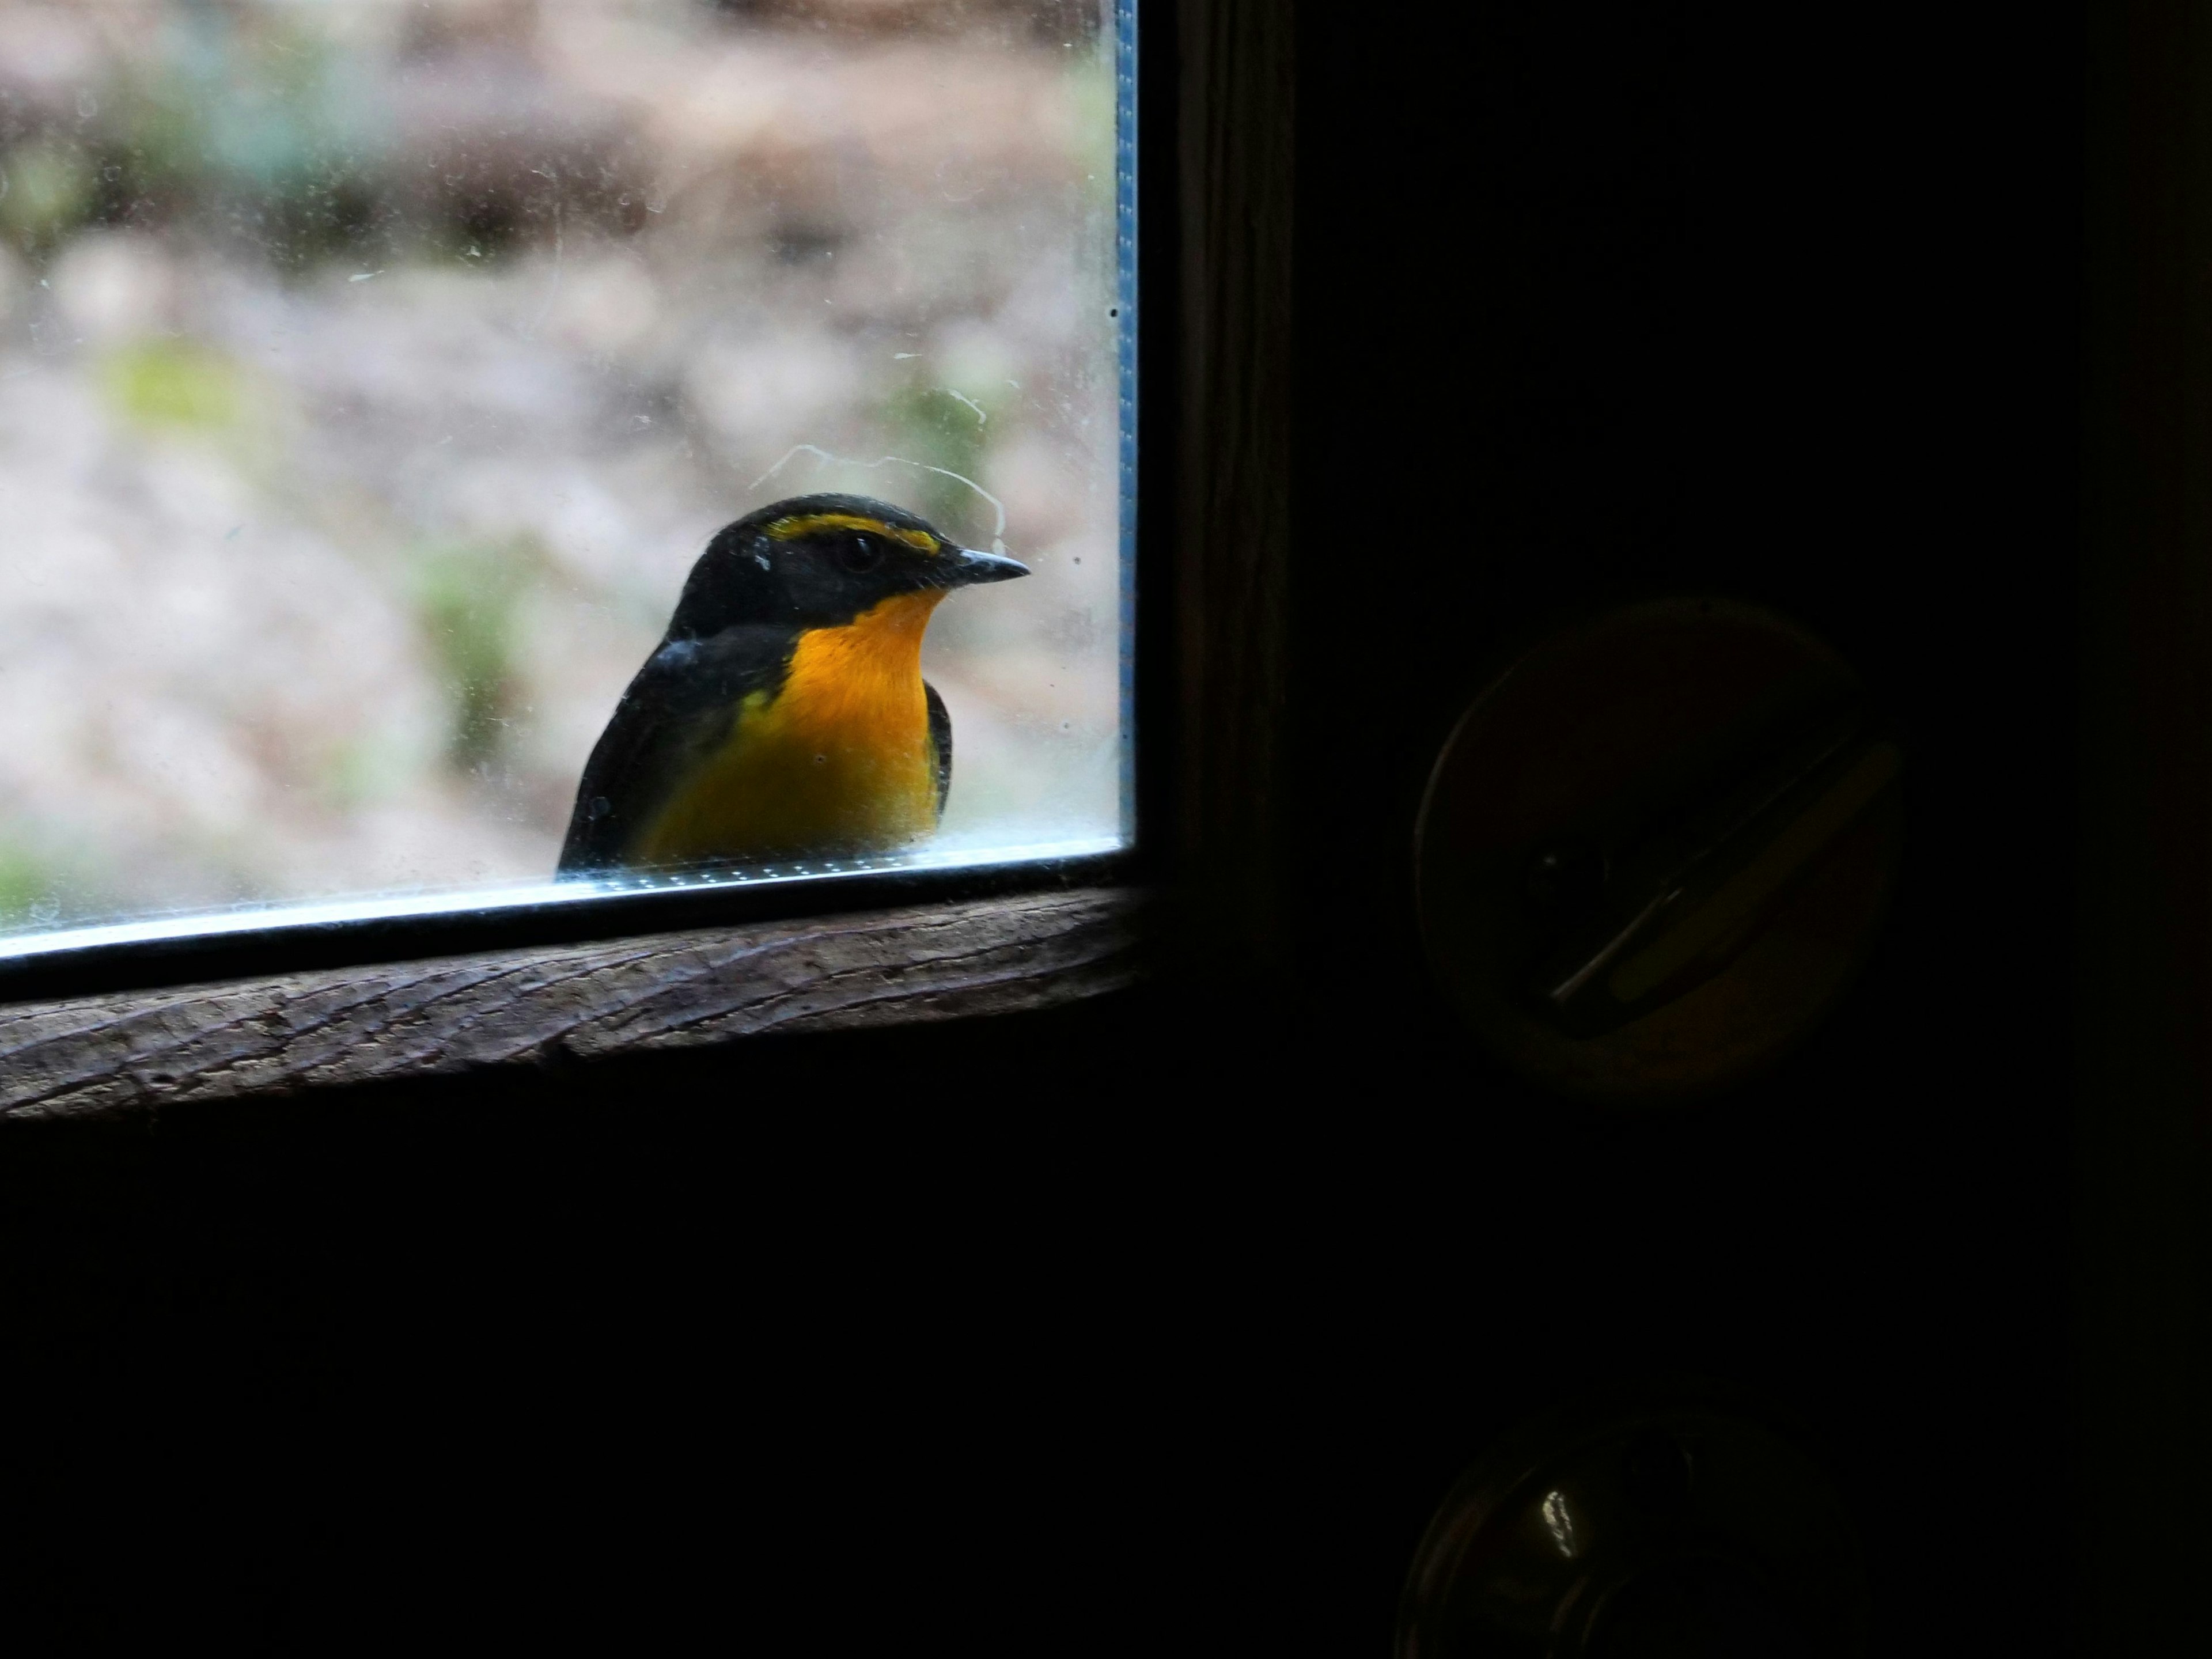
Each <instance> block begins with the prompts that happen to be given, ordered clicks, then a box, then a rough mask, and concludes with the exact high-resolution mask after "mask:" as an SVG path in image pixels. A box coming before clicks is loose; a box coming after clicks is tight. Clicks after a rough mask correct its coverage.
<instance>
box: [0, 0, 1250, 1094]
mask: <svg viewBox="0 0 2212 1659" xmlns="http://www.w3.org/2000/svg"><path fill="white" fill-rule="evenodd" d="M1141 7H1142V11H1141V16H1142V23H1141V27H1139V29H1138V30H1137V31H1136V35H1137V40H1136V46H1135V58H1136V63H1137V85H1136V88H1135V118H1134V128H1135V143H1136V173H1135V179H1136V193H1137V196H1138V197H1139V199H1141V200H1142V202H1143V203H1144V204H1145V208H1144V235H1143V239H1142V240H1141V241H1140V242H1139V246H1138V250H1137V260H1136V269H1135V289H1136V296H1137V299H1138V314H1139V317H1140V318H1141V319H1142V324H1141V326H1140V327H1139V329H1138V330H1137V331H1136V336H1135V347H1134V353H1135V355H1134V356H1133V358H1132V357H1131V356H1129V355H1128V354H1127V352H1126V351H1125V354H1124V357H1123V361H1122V365H1121V368H1122V374H1123V385H1124V395H1125V396H1127V395H1128V394H1129V392H1130V391H1131V389H1132V388H1131V380H1132V378H1134V380H1136V381H1137V382H1138V383H1140V384H1141V385H1142V386H1143V388H1144V395H1143V397H1142V398H1141V399H1140V400H1139V402H1138V404H1137V412H1136V421H1135V435H1134V441H1135V445H1136V449H1137V452H1138V453H1139V454H1140V455H1142V456H1143V457H1144V471H1143V478H1142V485H1141V488H1140V489H1139V492H1138V495H1137V500H1136V502H1135V512H1134V515H1133V517H1134V558H1133V578H1134V581H1133V590H1125V602H1124V603H1125V609H1124V617H1125V623H1127V625H1128V627H1129V628H1130V629H1131V632H1132V634H1133V637H1134V638H1135V639H1137V640H1139V641H1142V642H1143V648H1142V650H1141V652H1140V653H1138V654H1137V656H1136V660H1135V663H1134V666H1133V684H1131V685H1130V687H1129V690H1128V695H1127V698H1126V702H1127V706H1128V707H1129V708H1131V709H1132V712H1133V720H1134V725H1135V728H1136V733H1137V738H1138V740H1137V741H1136V742H1135V743H1134V744H1133V750H1134V753H1133V763H1132V765H1133V770H1132V773H1131V775H1130V794H1131V796H1132V798H1133V799H1132V813H1131V816H1132V819H1133V822H1132V823H1131V824H1130V840H1131V845H1130V846H1129V847H1128V848H1125V849H1123V850H1121V851H1120V852H1116V853H1112V854H1101V855H1097V856H1091V857H1083V858H1077V859H1069V860H1040V861H1034V862H1027V863H1019V864H1009V865H1000V866H961V867H957V868H950V869H924V870H891V871H876V872H860V873H854V874H850V875H843V876H829V877H819V878H814V879H811V880H809V881H806V882H803V883H779V882H773V881H770V882H760V883H754V884H738V885H727V886H710V885H706V884H698V885H690V886H685V885H682V884H671V885H667V886H657V887H653V888H650V889H646V890H635V891H630V892H614V893H606V892H601V893H596V894H592V895H590V896H580V897H578V898H575V899H573V900H562V901H556V902H546V903H521V904H505V905H503V904H500V903H498V902H496V901H488V902H487V903H486V904H485V905H484V906H483V908H453V909H449V910H446V911H442V912H440V913H437V914H433V915H399V916H393V917H389V918H374V919H362V920H350V921H336V922H329V923H323V924H301V923H290V924H287V923H284V922H283V921H281V920H279V919H278V918H277V917H276V916H272V918H271V923H270V926H268V927H258V928H247V929H243V930H234V931H228V932H222V933H201V934H191V935H183V936H179V937H177V938H173V939H140V940H132V941H128V942H122V943H114V944H104V945H89V946H86V947H83V948H79V949H74V950H69V951H54V952H48V953H41V954H34V955H28V956H26V957H21V958H19V959H17V960H15V961H14V962H9V963H0V1058H4V1060H5V1064H4V1065H0V1118H7V1117H15V1116H23V1115H55V1114H63V1113H66V1114H82V1113H88V1112H89V1113H95V1114H97V1113H104V1112H109V1111H115V1110H131V1109H143V1108H146V1107H149V1106H152V1105H157V1104H159V1103H162V1102H164V1101H167V1100H172V1099H191V1098H202V1097H210V1096H216V1095H221V1096H228V1097H235V1096H240V1095H251V1094H257V1093H283V1092H289V1091H294V1090H296V1089H299V1088H302V1087H307V1086H313V1085H320V1084H325V1083H341V1082H351V1081H359V1080H363V1079H368V1078H377V1079H392V1078H396V1077H404V1076H409V1075H416V1074H421V1075H428V1074H432V1073H452V1072H456V1071H468V1070H471V1069H474V1068H477V1067H480V1066H487V1065H495V1064H504V1063H536V1064H541V1065H542V1064H554V1063H563V1062H565V1061H568V1060H574V1059H576V1058H580V1057H586V1056H588V1057H592V1058H601V1057H605V1056H609V1055H611V1054H617V1053H621V1052H623V1051H625V1050H629V1049H646V1048H661V1047H667V1046H691V1045H696V1044H698V1043H702V1042H720V1041H726V1040H732V1039H734V1038H738V1037H740V1036H744V1035H745V1034H747V1033H749V1032H751V1031H756V1030H828V1029H839V1028H842V1027H848V1026H855V1025H881V1024H899V1023H904V1022H908V1021H912V1020H941V1019H946V1018H968V1017H975V1016H981V1015H987V1014H994V1013H1000V1012H1013V1011H1016V1010H1020V1009H1028V1008H1041V1007H1048V1006H1057V1005H1060V1004H1063V1003H1066V1002H1070V1001H1073V1000H1081V999H1083V998H1087V997H1091V996H1096V995H1099V994H1105V993H1107V992H1109V991H1112V990H1115V989H1118V988H1121V987H1125V986H1127V985H1128V984H1130V983H1133V981H1134V980H1135V979H1136V978H1137V977H1139V975H1140V974H1141V972H1142V971H1143V967H1142V963H1143V962H1144V961H1145V959H1146V955H1147V951H1146V949H1144V948H1141V947H1145V946H1146V945H1147V942H1148V940H1149V941H1151V942H1155V943H1156V942H1158V936H1159V935H1161V934H1162V933H1163V932H1164V929H1163V927H1162V926H1161V923H1160V918H1161V917H1162V916H1163V915H1165V914H1167V907H1162V906H1159V905H1157V904H1155V903H1153V902H1152V894H1153V893H1155V892H1156V891H1157V890H1158V889H1160V888H1161V887H1162V886H1163V885H1164V884H1175V885H1176V887H1178V888H1179V889H1181V890H1183V891H1184V892H1185V893H1188V894H1190V895H1194V896H1197V897H1196V899H1195V902H1192V903H1189V904H1185V905H1180V906H1177V907H1175V911H1176V915H1177V916H1178V920H1179V921H1180V923H1181V925H1180V926H1178V927H1176V928H1175V929H1174V930H1173V936H1174V937H1176V938H1179V939H1185V940H1200V939H1203V940H1205V941H1206V951H1205V954H1206V955H1208V956H1212V957H1227V958H1231V959H1235V958H1239V957H1241V958H1243V959H1244V960H1248V961H1249V960H1255V959H1257V957H1259V956H1261V955H1264V954H1265V953H1266V951H1267V943H1268V940H1269V939H1270V937H1271V935H1272V934H1273V932H1274V931H1276V929H1275V927H1274V926H1273V925H1271V922H1270V918H1271V917H1272V916H1273V915H1276V914H1277V908H1276V907H1275V906H1274V905H1273V902H1271V894H1272V890H1273V881H1274V869H1275V861H1274V858H1273V836H1271V835H1270V834H1269V833H1268V825H1269V824H1270V823H1271V822H1272V818H1273V810H1272V805H1271V803H1272V800H1273V787H1272V783H1273V769H1274V753H1275V743H1274V726H1273V720H1275V718H1276V716H1277V714H1278V712H1279V708H1280V706H1281V688H1282V684H1283V678H1284V664H1283V648H1282V647H1283V635H1284V627H1285V597H1284V592H1283V581H1284V565H1285V553H1286V550H1287V542H1288V534H1289V526H1288V502H1289V495H1290V491H1289V477H1290V428H1291V411H1290V407H1289V397H1288V390H1289V370H1288V362H1289V348H1290V340H1289V326H1290V252H1291V241H1290V234H1291V68H1292V52H1291V46H1292V37H1293V33H1294V13H1293V12H1292V11H1291V9H1289V8H1285V7H1279V6H1274V5H1270V4H1267V3H1266V0H1141ZM1128 137H1129V135H1128V133H1127V131H1126V129H1125V131H1124V132H1123V134H1122V135H1121V141H1122V142H1124V143H1126V142H1127V138H1128ZM1132 205H1133V204H1130V203H1129V202H1128V201H1127V197H1126V194H1125V196H1124V199H1123V201H1122V202H1121V203H1120V204H1117V213H1119V214H1120V215H1121V216H1122V217H1121V229H1122V231H1123V234H1127V232H1128V230H1129V228H1130V224H1129V219H1128V217H1127V215H1128V213H1129V210H1130V208H1131V206H1132ZM1124 294H1125V300H1126V298H1127V297H1128V295H1127V289H1126V288H1125V290H1124ZM1129 441H1130V440H1129V437H1128V435H1127V431H1126V429H1125V436H1124V443H1125V444H1127V443H1128V442H1129ZM1125 477H1126V475H1125ZM1124 534H1125V546H1126V545H1127V534H1128V531H1127V526H1126V525H1125V532H1124ZM671 998H673V999H674V1001H673V1002H671ZM686 999H689V1000H686ZM678 1003H680V1004H682V1007H681V1008H680V1009H678V1008H677V1006H676V1004H678Z"/></svg>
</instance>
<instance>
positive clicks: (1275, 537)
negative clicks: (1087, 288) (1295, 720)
mask: <svg viewBox="0 0 2212 1659" xmlns="http://www.w3.org/2000/svg"><path fill="white" fill-rule="evenodd" d="M1176 23H1177V43H1178V46H1179V47H1180V50H1181V57H1182V65H1181V71H1182V84H1181V87H1180V88H1179V91H1180V94H1181V97H1180V118H1179V135H1178V150H1179V154H1178V158H1177V159H1178V163H1179V165H1178V168H1177V173H1178V177H1179V182H1180V185H1181V195H1182V202H1181V217H1182V227H1181V228H1182V318H1181V322H1182V456H1181V473H1182V477H1181V492H1180V493H1181V496H1182V510H1181V512H1180V513H1179V514H1178V524H1177V529H1178V532H1179V536H1178V545H1177V547H1176V564H1175V572H1176V631H1177V635H1178V641H1179V651H1178V656H1179V662H1178V670H1179V676H1180V686H1181V698H1182V728H1183V729H1182V777H1181V778H1180V780H1179V790H1178V793H1179V796H1180V803H1179V805H1180V816H1181V826H1180V828H1181V836H1180V839H1181V842H1182V860H1183V867H1184V868H1185V869H1186V870H1187V871H1188V872H1189V875H1190V878H1191V879H1190V880H1189V882H1188V884H1186V885H1187V891H1186V894H1185V897H1186V898H1187V899H1188V900H1189V901H1190V908H1191V909H1192V913H1193V922H1194V927H1193V928H1192V929H1191V932H1192V933H1193V934H1194V937H1193V938H1191V939H1188V941H1187V943H1188V944H1190V945H1194V946H1195V947H1196V948H1197V949H1198V950H1199V951H1200V954H1201V955H1204V956H1207V957H1213V958H1216V959H1217V961H1218V964H1219V965H1221V966H1225V967H1229V968H1231V969H1244V970H1256V969H1264V968H1265V967H1266V965H1267V964H1268V963H1273V962H1276V961H1279V959H1280V958H1281V957H1282V955H1283V949H1282V946H1283V938H1284V935H1285V932H1286V930H1287V925H1288V924H1287V920H1286V911H1285V903H1284V895H1283V890H1282V881H1283V872H1282V868H1281V863H1282V849H1281V847H1280V845H1279V840H1280V837H1279V832H1278V816H1279V809H1280V801H1279V796H1280V786H1281V777H1280V775H1281V771H1282V767H1283V757H1282V752H1281V750H1282V732H1283V729H1284V708H1285V697H1286V695H1287V694H1286V687H1287V685H1288V676H1289V665H1288V661H1287V656H1286V651H1287V641H1288V637H1289V613H1290V561H1291V468H1292V465H1293V459H1292V451H1293V443H1292V438H1293V422H1292V410H1293V409H1294V407H1295V403H1294V400H1293V398H1292V396H1291V390H1292V387H1291V379H1292V373H1291V370H1292V365H1291V339H1292V335H1291V323H1292V307H1291V300H1292V294H1291V264H1292V259H1291V255H1292V230H1293V225H1292V205H1293V191H1292V183H1293V151H1294V149H1295V137H1296V132H1295V122H1294V116H1295V113H1296V112H1295V107H1294V103H1295V100H1294V97H1293V91H1294V87H1295V82H1296V64H1295V51H1294V46H1295V34H1296V15H1295V12H1294V10H1293V9H1292V8H1291V7H1290V6H1287V5H1285V4H1282V3H1281V0H1186V3H1184V4H1182V5H1181V6H1179V7H1178V8H1177V9H1176Z"/></svg>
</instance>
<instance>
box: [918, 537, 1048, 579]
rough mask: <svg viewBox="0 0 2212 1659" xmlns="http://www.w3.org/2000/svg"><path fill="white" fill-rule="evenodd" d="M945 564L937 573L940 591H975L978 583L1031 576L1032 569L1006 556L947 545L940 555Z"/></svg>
mask: <svg viewBox="0 0 2212 1659" xmlns="http://www.w3.org/2000/svg"><path fill="white" fill-rule="evenodd" d="M938 556H939V558H940V559H942V560H943V561H944V563H943V564H942V565H940V566H939V568H938V570H937V572H936V573H935V574H937V576H938V586H940V587H972V586H975V584H976V583H977V582H1003V581H1007V580H1012V578H1013V577H1016V576H1026V575H1028V574H1030V568H1029V566H1027V565H1025V564H1024V563H1023V562H1021V561H1020V560H1019V559H1010V558H1008V557H1006V555H1005V554H1003V553H978V552H977V551H976V550H975V549H974V548H972V547H952V546H950V545H948V546H947V547H946V548H945V550H944V551H943V552H942V553H940V554H939V555H938Z"/></svg>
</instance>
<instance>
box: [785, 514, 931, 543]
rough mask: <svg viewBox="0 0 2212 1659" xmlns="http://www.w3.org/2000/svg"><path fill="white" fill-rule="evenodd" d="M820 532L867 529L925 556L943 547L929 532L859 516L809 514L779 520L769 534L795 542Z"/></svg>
mask: <svg viewBox="0 0 2212 1659" xmlns="http://www.w3.org/2000/svg"><path fill="white" fill-rule="evenodd" d="M818 530H865V531H866V532H869V533H870V534H872V535H876V536H888V537H890V538H891V539H892V540H893V541H895V542H904V543H905V544H907V545H908V547H911V548H915V549H918V550H920V551H921V552H924V553H934V552H936V551H937V550H938V549H939V545H940V544H939V541H938V539H937V538H936V537H934V536H933V535H931V534H930V533H929V532H927V531H926V530H902V529H900V528H899V527H898V526H896V525H891V524H885V523H884V521H883V520H881V519H870V518H866V517H864V516H862V515H861V514H860V513H803V514H801V515H800V516H799V517H797V518H793V519H778V520H775V521H774V522H773V523H771V524H770V525H769V527H768V533H769V535H770V536H772V537H774V538H775V539H776V540H777V541H780V542H788V541H795V540H797V539H798V538H799V537H801V536H811V535H812V534H814V533H815V532H817V531H818Z"/></svg>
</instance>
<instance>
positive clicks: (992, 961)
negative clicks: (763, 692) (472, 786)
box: [0, 887, 1146, 1120]
mask: <svg viewBox="0 0 2212 1659" xmlns="http://www.w3.org/2000/svg"><path fill="white" fill-rule="evenodd" d="M1145 905H1146V899H1145V896H1144V894H1143V893H1142V892H1141V891H1139V890H1134V889H1129V888H1109V887H1093V888H1082V889H1075V890H1054V891H1046V892H1031V893H1022V894H1015V895H1012V896H1005V897H998V898H990V899H984V900H979V901H974V902H962V903H951V904H939V905H926V906H916V907H911V908H902V909H896V910H879V911H874V912H868V913H861V914H853V915H833V916H824V917H819V918H816V919H813V920H809V921H780V922H763V923H756V924H751V925H747V926H738V927H709V928H700V929H695V930H691V931H688V932H683V933H657V934H647V935H643V936H640V937H636V938H630V939H615V940H608V941H602V942H599V943H593V944H585V945H548V946H541V947H538V948H525V949H519V950H508V951H495V952H489V953H485V954H480V955H473V956H461V957H440V958H435V959H432V960H427V961H416V962H396V963H375V964H372V965H368V966H363V967H355V968H341V969H323V970H319V971H312V972H304V973H295V974H287V975H276V976H271V977H267V978H258V979H247V980H236V981H230V982H228V983H223V984H214V985H198V986H191V987H177V988H170V989H164V990H142V991H130V992H119V993H115V994H107V995H94V996H84V997H74V998H69V999H64V1000H54V1001H47V1002H31V1003H21V1004H17V1005H15V1006H11V1007H7V1008H4V1009H0V1119H10V1120H12V1119H24V1118H35V1117H60V1116H72V1117H82V1116H97V1115H125V1114H129V1113H133V1112H143V1111H148V1110H150V1109H155V1108H157V1107H160V1106H162V1105H165V1104H167V1103H172V1102H177V1103H182V1102H187V1101H205V1100H220V1099H225V1098H229V1097H237V1096H241V1095H247V1094H259V1095H267V1094H284V1093H291V1092H296V1091H302V1090H307V1089H312V1088H319V1087H323V1086H326V1085H341V1084H354V1083H367V1082H370V1081H374V1080H377V1079H392V1078H397V1077H403V1076H428V1075H435V1074H439V1073H457V1072H466V1071H472V1070H477V1069H479V1068H483V1067H491V1066H532V1065H535V1066H550V1065H560V1064H563V1063H566V1062H568V1061H570V1060H599V1059H605V1058H609V1057H612V1056H615V1055H619V1054H641V1053H645V1052H647V1051H650V1050H654V1049H663V1048H684V1047H689V1046H695V1045H698V1044H703V1043H710V1042H722V1041H726V1040H727V1039H730V1038H732V1037H738V1036H750V1035H755V1034H758V1033H763V1032H772V1031H781V1032H801V1031H828V1030H854V1029H856V1028H860V1027H867V1026H884V1025H896V1024H912V1023H915V1022H920V1021H926V1020H943V1019H956V1018H966V1017H969V1016H973V1015H979V1014H996V1013H1011V1012H1020V1011H1024V1010H1031V1009H1042V1008H1049V1007H1055V1006H1060V1005H1063V1004H1066V1003H1070V1002H1075V1001H1079V1000H1082V999H1084V998H1086V997H1092V996H1097V995H1100V994H1103V993H1106V992H1109V991H1113V990H1117V989H1120V988H1121V987H1125V986H1127V985H1129V984H1131V983H1133V981H1134V980H1135V978H1136V975H1137V945H1138V942H1139V922H1140V919H1141V916H1142V914H1143V911H1144V909H1145Z"/></svg>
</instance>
